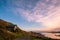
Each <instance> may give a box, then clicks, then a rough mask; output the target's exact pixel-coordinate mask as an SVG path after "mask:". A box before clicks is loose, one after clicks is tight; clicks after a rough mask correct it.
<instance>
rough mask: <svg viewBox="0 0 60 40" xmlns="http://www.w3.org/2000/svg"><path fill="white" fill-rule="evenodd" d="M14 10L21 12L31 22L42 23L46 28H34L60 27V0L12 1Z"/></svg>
mask: <svg viewBox="0 0 60 40" xmlns="http://www.w3.org/2000/svg"><path fill="white" fill-rule="evenodd" d="M12 12H14V13H15V14H20V15H21V16H22V17H23V18H24V19H26V20H27V21H29V22H32V21H33V22H36V23H42V25H43V26H44V28H32V29H33V30H53V29H55V28H59V27H60V0H39V1H37V2H36V0H32V1H30V2H29V1H28V2H27V0H26V1H24V0H21V1H19V0H18V1H16V0H15V1H12Z"/></svg>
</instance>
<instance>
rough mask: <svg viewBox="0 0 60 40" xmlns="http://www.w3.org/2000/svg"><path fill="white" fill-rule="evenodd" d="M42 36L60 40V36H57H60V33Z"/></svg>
mask: <svg viewBox="0 0 60 40" xmlns="http://www.w3.org/2000/svg"><path fill="white" fill-rule="evenodd" d="M42 34H43V35H45V36H46V37H50V38H54V39H60V36H56V35H60V33H42Z"/></svg>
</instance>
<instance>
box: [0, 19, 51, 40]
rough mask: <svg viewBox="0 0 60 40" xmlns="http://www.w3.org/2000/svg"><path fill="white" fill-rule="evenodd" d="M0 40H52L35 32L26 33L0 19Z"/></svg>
mask: <svg viewBox="0 0 60 40" xmlns="http://www.w3.org/2000/svg"><path fill="white" fill-rule="evenodd" d="M0 40H52V39H51V38H47V37H45V36H44V35H42V34H40V33H36V32H32V31H31V32H26V31H24V30H22V29H20V28H19V27H18V26H17V25H15V24H13V23H11V22H7V21H4V20H2V19H0Z"/></svg>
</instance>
